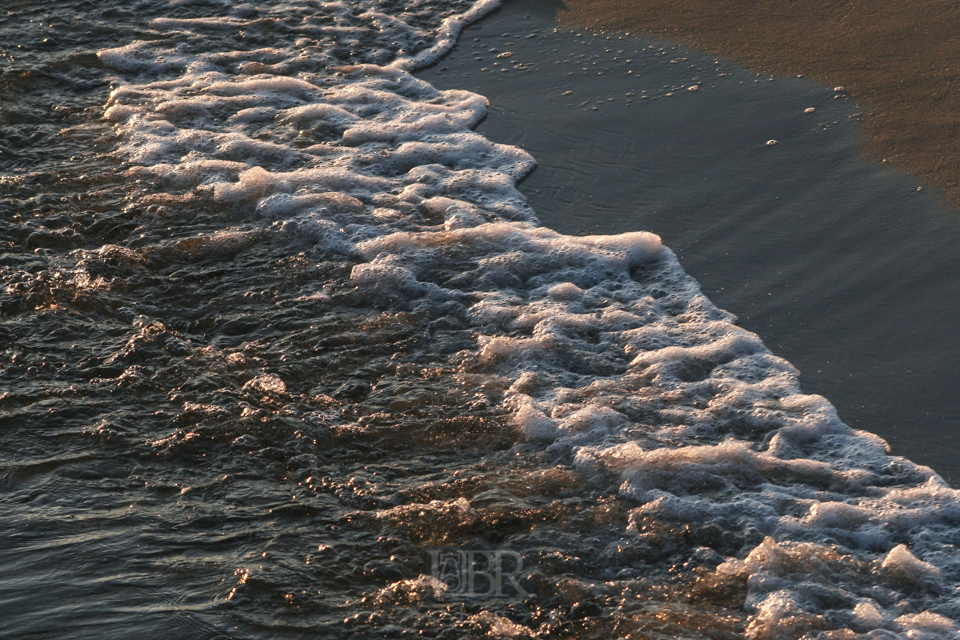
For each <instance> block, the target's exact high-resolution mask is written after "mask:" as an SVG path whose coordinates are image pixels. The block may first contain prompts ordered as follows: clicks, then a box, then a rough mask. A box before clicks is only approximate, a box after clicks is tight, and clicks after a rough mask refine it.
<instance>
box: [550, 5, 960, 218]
mask: <svg viewBox="0 0 960 640" xmlns="http://www.w3.org/2000/svg"><path fill="white" fill-rule="evenodd" d="M558 13H559V17H560V19H561V20H562V21H564V22H566V23H568V24H573V25H579V26H584V27H591V28H603V29H615V30H625V31H644V32H648V33H651V34H657V35H662V36H664V37H667V38H669V39H671V40H675V41H679V42H683V43H685V44H689V45H693V46H695V47H698V48H700V49H703V50H708V51H711V52H714V53H716V54H719V55H722V56H725V57H730V58H733V59H735V60H737V61H739V62H741V63H743V64H746V65H747V66H750V67H753V68H756V69H759V70H762V71H765V72H769V73H776V74H789V75H801V74H802V75H805V76H807V77H809V78H811V79H814V80H818V81H822V82H826V83H828V84H830V85H831V86H834V85H843V86H844V87H845V88H846V90H847V91H848V92H849V93H850V94H851V95H852V96H853V97H854V98H856V99H857V100H858V102H860V103H861V104H862V105H863V107H864V109H863V125H864V146H865V150H866V151H867V153H869V154H870V155H871V156H873V157H875V158H877V159H879V160H885V161H887V162H892V163H895V164H896V165H897V166H900V167H902V168H904V169H906V170H907V171H910V172H911V173H913V174H914V175H916V176H917V177H919V178H920V179H921V180H923V181H925V182H927V183H930V184H932V185H935V186H937V187H939V188H940V189H941V190H942V191H943V193H944V195H945V196H946V198H947V200H949V201H950V202H951V203H953V204H960V182H958V175H960V174H958V172H960V135H958V134H960V93H958V91H957V87H956V82H955V80H956V76H957V73H958V71H960V64H958V62H957V60H960V39H958V38H957V37H956V34H957V33H958V32H960V5H957V4H956V3H954V2H944V1H942V0H920V1H918V2H903V1H902V0H872V1H871V2H865V1H863V0H857V1H852V2H851V1H845V2H833V1H830V0H810V1H807V2H786V3H784V2H775V1H773V0H760V1H758V2H749V3H745V2H740V1H738V0H644V1H643V2H630V1H625V0H568V2H567V3H566V6H565V7H564V8H562V9H560V10H559V11H558Z"/></svg>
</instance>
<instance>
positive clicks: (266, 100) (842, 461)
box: [99, 0, 960, 638]
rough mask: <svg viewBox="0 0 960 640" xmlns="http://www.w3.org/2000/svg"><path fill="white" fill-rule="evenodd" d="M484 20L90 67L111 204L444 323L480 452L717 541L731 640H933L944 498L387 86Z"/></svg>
mask: <svg viewBox="0 0 960 640" xmlns="http://www.w3.org/2000/svg"><path fill="white" fill-rule="evenodd" d="M460 6H463V3H460ZM495 6H496V1H495V0H482V1H480V2H476V3H474V4H472V5H469V6H467V7H466V10H465V11H462V12H460V13H456V12H452V11H451V10H449V9H448V8H447V7H446V6H445V5H444V3H443V2H434V3H431V4H429V6H428V7H427V9H425V14H423V15H420V16H419V18H418V19H417V20H412V19H411V20H410V21H409V22H407V21H406V19H409V17H408V16H407V15H406V14H405V12H404V11H402V10H398V11H394V12H393V13H391V12H389V11H388V10H386V9H383V8H382V7H381V3H377V2H368V1H366V0H361V1H358V2H351V3H344V2H330V3H320V4H317V3H297V2H286V3H280V4H278V5H277V6H275V7H273V8H272V9H270V10H269V11H267V12H265V13H264V14H263V15H260V16H259V17H256V18H239V17H225V18H223V19H203V20H179V19H178V20H174V19H163V20H158V21H156V22H155V23H154V24H153V28H154V29H156V30H157V31H158V32H160V33H163V34H167V36H168V37H166V38H165V39H160V40H157V41H150V42H146V41H143V42H139V41H138V42H134V43H131V44H129V45H127V46H124V47H120V48H116V49H110V50H105V51H101V52H100V54H99V55H100V59H101V61H102V62H103V63H104V64H105V65H107V66H108V67H110V68H112V69H114V70H115V71H116V73H117V74H119V75H118V80H117V88H116V89H115V91H114V92H113V93H112V95H111V96H110V99H109V102H108V104H107V105H106V111H105V117H106V118H107V119H108V120H109V121H111V122H113V123H115V126H116V128H117V131H118V133H119V134H120V138H121V143H120V146H119V149H118V150H117V156H118V157H119V158H121V159H122V160H123V162H124V163H125V164H126V167H127V171H128V173H129V175H130V176H131V177H135V178H138V179H141V180H144V181H145V182H144V184H147V185H149V186H148V187H145V188H143V189H141V190H139V191H136V192H134V193H132V194H131V198H132V199H133V200H134V201H137V200H138V199H139V200H140V201H142V202H148V201H153V200H156V198H157V194H158V193H162V194H164V195H165V199H164V200H163V201H164V202H166V203H168V204H167V205H165V206H167V207H175V203H176V202H177V201H178V200H179V201H182V200H183V199H190V200H191V201H205V202H209V203H210V204H211V206H226V207H231V208H232V211H233V215H244V216H247V217H248V219H249V220H252V221H253V222H251V223H250V226H252V227H254V228H256V229H259V230H260V231H262V232H264V233H271V234H276V235H278V236H281V237H282V236H283V234H291V235H293V236H296V237H298V238H303V237H306V238H311V239H312V240H313V241H314V242H315V244H316V246H317V249H318V250H320V251H330V252H336V253H339V254H342V255H346V256H349V257H350V258H352V259H353V260H354V261H355V264H354V265H353V267H352V269H351V271H350V273H349V276H348V277H349V281H350V283H351V284H352V285H353V286H355V287H358V288H360V289H363V290H369V291H370V292H371V295H372V296H374V297H375V298H377V299H378V300H379V301H380V303H382V304H386V305H392V307H394V308H397V309H406V310H413V311H416V310H417V309H425V308H436V307H437V306H438V305H443V304H457V305H461V306H462V307H463V308H466V309H467V310H468V315H469V318H470V320H471V323H472V330H473V333H474V336H475V339H476V347H475V349H472V350H469V349H468V350H465V351H461V352H458V353H456V354H454V355H452V356H451V357H452V358H455V359H456V360H457V362H459V363H460V365H459V366H460V367H461V369H462V370H463V371H470V372H472V373H478V374H481V375H483V376H486V377H487V378H489V379H490V380H492V381H495V382H496V384H493V385H491V387H490V390H489V391H487V392H486V393H487V394H488V395H489V400H490V401H491V402H493V403H499V404H500V405H501V406H502V407H503V408H504V409H505V410H506V411H507V412H508V413H509V414H510V416H511V418H510V420H509V425H508V426H505V427H504V428H515V429H519V430H520V431H521V432H522V433H523V434H524V435H525V437H526V438H528V439H529V440H530V441H532V442H535V443H538V445H539V446H540V447H541V448H544V449H546V450H547V451H549V452H552V453H554V454H555V455H557V456H560V458H561V459H567V460H569V463H570V464H571V465H572V466H573V467H575V468H576V469H578V470H579V471H580V472H581V473H584V474H587V475H588V476H592V477H596V478H615V479H616V482H617V484H618V486H619V493H620V495H621V496H622V497H624V498H625V499H629V500H632V501H634V502H635V503H636V505H637V506H635V507H634V508H633V509H632V511H631V512H630V523H631V524H630V528H631V531H632V533H633V535H635V536H637V537H638V538H639V539H641V540H642V539H645V538H646V537H648V536H649V535H651V534H649V533H648V532H647V528H646V527H645V523H648V522H650V521H659V522H668V523H692V522H699V523H714V524H716V525H717V526H719V527H720V528H721V529H722V531H724V535H725V537H726V540H727V542H728V543H729V544H727V545H726V546H725V547H723V549H724V554H725V557H724V558H723V559H722V562H720V563H719V565H718V566H717V568H716V571H717V572H718V574H723V575H732V576H741V577H743V578H744V579H745V580H746V581H747V584H748V596H747V600H746V602H745V606H746V607H747V608H748V610H749V611H751V612H752V615H753V618H752V623H751V626H750V628H749V633H750V635H751V636H752V637H755V638H779V637H795V636H797V635H802V633H806V631H805V630H811V629H820V630H825V629H849V630H850V632H853V633H875V632H876V630H885V632H886V633H887V636H886V637H891V636H890V634H895V635H898V636H900V637H905V638H925V637H955V636H956V633H957V630H956V625H955V623H954V622H953V620H957V619H960V600H958V599H957V597H956V592H955V589H956V587H955V585H956V584H957V583H958V580H960V553H958V552H957V550H956V546H955V545H956V544H957V543H958V542H960V537H958V534H957V531H958V528H957V527H958V525H960V499H958V494H957V492H956V491H954V490H953V489H950V488H949V487H948V486H947V485H946V484H945V483H944V482H943V481H942V480H941V479H940V478H939V477H938V476H937V475H936V474H935V473H933V472H932V471H931V470H929V469H927V468H924V467H920V466H917V465H914V464H912V463H910V462H909V461H906V460H903V459H901V458H896V457H891V456H889V455H888V454H887V448H886V445H885V443H884V442H883V441H882V440H880V439H879V438H877V437H876V436H873V435H871V434H868V433H864V432H858V431H854V430H852V429H850V428H849V427H847V426H846V425H845V424H843V423H842V422H841V421H840V419H839V418H838V417H837V414H836V412H835V410H834V408H833V407H832V406H831V405H830V404H829V403H828V402H827V401H826V400H825V399H823V398H821V397H818V396H811V395H806V394H803V393H802V391H801V390H800V387H799V384H798V374H797V371H796V370H795V369H794V368H793V367H792V366H791V365H790V364H789V363H787V362H785V361H784V360H782V359H780V358H778V357H776V356H774V355H773V354H771V353H770V351H769V350H768V349H767V348H766V347H765V346H764V345H763V343H762V342H761V340H760V339H759V338H758V337H757V336H756V335H754V334H752V333H750V332H748V331H746V330H744V329H742V328H740V327H738V326H737V325H736V322H735V318H734V317H733V316H732V315H731V314H729V313H727V312H724V311H722V310H720V309H717V308H716V307H715V306H714V305H713V304H712V303H711V302H710V301H709V300H707V299H706V298H705V297H704V296H703V294H702V293H701V291H700V289H699V286H698V285H697V283H696V282H695V281H694V280H693V279H691V278H690V277H689V276H687V275H686V274H685V273H684V272H683V270H682V268H681V267H680V265H679V263H678V261H677V258H676V256H675V255H674V254H673V253H672V252H671V251H670V250H669V249H667V248H665V247H663V246H662V245H661V243H660V239H659V238H658V237H657V236H656V235H654V234H652V233H648V232H643V231H637V232H633V233H626V234H622V235H617V236H582V237H574V236H565V235H561V234H559V233H556V232H554V231H551V230H549V229H545V228H542V227H538V226H537V220H536V218H535V216H534V214H533V212H532V211H531V210H530V208H529V207H528V205H527V204H526V201H525V200H524V198H523V196H522V195H521V194H520V193H519V192H518V191H517V189H516V185H517V183H518V181H520V180H521V179H522V178H524V177H525V176H526V175H527V174H528V173H529V172H530V171H531V170H532V169H533V167H534V161H533V159H532V158H531V157H530V156H529V155H528V154H527V153H525V152H524V151H522V150H520V149H517V148H515V147H509V146H504V145H498V144H494V143H493V142H491V141H489V140H487V139H486V138H484V137H483V136H481V135H479V134H477V133H476V132H474V131H473V130H472V128H473V127H474V126H476V124H477V123H478V122H479V121H480V120H482V118H483V117H484V116H485V114H486V101H485V100H484V98H482V97H481V96H477V95H475V94H472V93H469V92H465V91H439V90H437V89H435V88H434V87H432V86H430V85H429V84H427V83H426V82H423V81H421V80H419V79H417V78H416V77H414V76H413V75H411V73H410V72H411V71H413V70H415V69H417V68H419V67H422V66H424V65H428V64H431V63H434V62H436V61H437V59H438V58H439V57H440V56H441V55H443V54H444V53H445V52H447V51H449V49H450V48H451V47H452V46H453V44H454V43H455V42H456V38H457V37H458V35H459V33H460V32H461V30H462V29H463V28H464V26H465V25H466V24H469V23H470V22H472V21H475V20H477V19H479V18H480V17H482V15H484V14H485V13H486V12H488V11H490V10H492V9H493V8H495ZM422 13H423V12H422ZM424 15H426V16H427V17H429V18H430V19H431V20H429V21H427V22H429V23H430V24H431V25H432V26H430V27H423V26H422V25H423V24H424V22H425V18H424ZM280 19H283V20H284V24H286V31H285V34H286V35H285V36H284V37H285V38H286V40H285V41H282V42H273V43H271V44H270V46H261V47H254V48H250V49H248V50H230V49H227V48H224V47H223V46H221V45H218V44H217V43H218V42H219V41H218V40H215V38H216V37H219V36H217V35H216V34H223V33H233V32H237V31H241V30H244V29H250V30H255V28H256V24H255V23H256V21H258V20H259V21H262V20H280ZM414 25H420V26H414ZM178 34H180V35H179V36H178ZM211 34H213V35H211ZM180 36H182V38H181V39H183V38H186V39H187V40H189V41H191V42H194V43H196V42H205V41H208V40H209V45H208V46H194V47H192V48H191V47H186V46H179V45H177V44H176V43H177V42H179V41H180V40H178V39H177V38H178V37H180ZM278 38H279V39H280V40H283V38H280V36H278ZM171 42H173V43H174V44H170V43H171ZM191 50H192V51H194V52H193V53H190V52H189V51H191ZM151 199H152V200H151ZM171 203H172V204H171ZM171 215H174V214H173V213H171ZM245 237H246V236H245ZM202 244H203V243H199V244H198V245H197V246H198V247H199V246H201V245H202ZM204 246H205V245H204ZM249 384H250V385H251V388H254V389H256V390H259V391H261V392H263V393H270V392H273V391H275V390H276V389H278V388H280V385H282V382H280V383H279V384H278V381H275V380H273V379H268V378H257V379H255V380H254V381H251V383H249ZM454 506H455V507H456V509H454V510H453V511H452V512H451V513H460V512H467V511H469V504H461V503H457V504H455V505H454ZM404 508H407V507H402V508H401V507H398V508H397V509H393V510H389V511H384V512H383V513H382V514H380V516H379V517H381V518H385V519H390V518H395V517H399V515H398V514H400V515H402V511H403V509H404ZM410 508H416V509H420V510H430V511H431V512H432V511H436V512H437V513H441V512H442V513H446V511H443V510H444V509H446V508H447V506H446V505H443V504H440V503H436V504H434V503H431V504H430V505H426V506H424V505H410ZM438 517H439V516H438ZM825 590H827V591H829V593H830V594H832V595H831V597H829V598H828V597H826V596H824V593H825ZM876 637H880V636H876Z"/></svg>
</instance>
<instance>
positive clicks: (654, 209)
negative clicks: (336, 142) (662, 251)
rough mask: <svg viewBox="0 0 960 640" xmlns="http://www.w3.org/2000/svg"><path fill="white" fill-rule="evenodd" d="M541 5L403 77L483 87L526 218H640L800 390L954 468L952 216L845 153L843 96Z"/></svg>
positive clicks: (510, 9) (613, 224) (852, 126)
mask: <svg viewBox="0 0 960 640" xmlns="http://www.w3.org/2000/svg"><path fill="white" fill-rule="evenodd" d="M555 10H556V7H554V6H552V5H550V4H549V3H547V4H544V3H532V2H512V3H509V4H508V5H506V6H505V7H504V8H503V9H501V10H499V11H498V12H497V13H495V14H494V15H492V16H491V17H490V18H489V19H488V20H487V21H485V23H484V24H483V25H482V26H481V28H479V29H476V30H474V31H471V32H469V35H468V37H466V38H465V39H464V40H463V41H462V43H461V45H460V47H459V48H458V49H457V50H456V51H454V52H453V54H452V55H451V56H450V57H449V58H447V59H446V60H444V61H443V63H441V64H440V65H437V66H435V67H432V68H430V69H428V70H425V71H423V72H421V73H420V74H419V75H420V76H421V77H423V78H425V79H428V80H429V81H430V82H432V83H434V84H436V85H437V86H440V87H451V88H452V87H469V88H471V89H472V90H475V91H478V92H479V93H482V94H483V95H485V96H487V97H488V98H489V99H490V100H491V109H490V116H489V117H488V118H487V120H486V121H485V122H484V123H483V124H482V125H481V126H480V131H482V132H483V133H485V134H486V135H488V136H490V137H491V138H492V139H494V140H496V141H499V142H505V143H509V144H517V145H520V146H522V147H523V148H524V149H526V150H527V151H529V152H530V153H531V154H533V156H534V157H535V158H537V160H538V163H539V164H538V168H537V170H536V172H535V173H534V174H533V175H532V176H531V177H530V178H528V179H527V180H526V181H525V182H524V183H522V184H521V186H520V189H521V191H522V192H523V193H524V195H525V196H527V198H528V199H529V201H530V203H531V206H532V207H533V209H534V210H535V211H536V212H537V215H538V217H539V218H540V220H541V221H542V222H543V224H545V225H546V226H548V227H550V228H552V229H556V230H558V231H561V232H563V233H574V234H575V233H621V232H623V231H630V230H635V229H649V230H653V231H655V232H656V233H658V234H659V235H660V236H662V237H663V238H664V242H665V243H666V244H667V245H668V246H670V247H671V248H672V249H673V250H674V251H676V252H677V254H678V255H679V257H680V260H681V263H682V264H683V266H684V269H685V270H686V271H687V273H689V274H691V275H693V276H694V277H695V278H696V279H697V281H698V282H700V284H701V285H702V286H703V288H704V291H705V293H707V295H708V297H709V298H710V299H711V300H713V301H714V302H715V303H716V304H717V305H718V306H720V307H722V308H724V309H726V310H728V311H732V312H734V313H736V314H737V316H738V317H739V319H740V323H741V325H742V326H744V327H746V328H748V329H750V330H751V331H755V332H757V333H758V334H759V335H760V336H761V337H762V338H763V339H764V342H765V343H766V344H767V345H768V346H769V347H770V348H771V349H772V350H773V351H774V352H775V353H776V354H778V355H780V356H783V357H784V358H786V359H787V360H789V361H790V362H791V364H793V365H794V366H796V367H797V368H798V369H799V370H800V374H801V381H802V384H803V388H804V389H805V390H806V391H808V392H811V393H819V394H822V395H824V396H826V397H827V398H829V399H830V401H831V402H832V403H833V404H834V405H835V406H836V407H837V410H838V412H839V414H840V417H841V418H843V419H844V421H846V422H847V423H848V424H850V425H852V426H854V427H856V428H859V429H866V430H868V431H871V432H873V433H877V434H879V435H881V436H882V437H883V438H884V439H886V440H887V441H888V442H890V443H891V445H892V446H893V450H894V452H895V453H897V454H899V455H904V456H906V457H908V458H910V459H911V460H914V461H916V462H920V463H922V464H927V465H930V466H932V467H933V468H934V469H936V470H937V471H938V472H939V473H940V474H942V475H943V476H944V477H945V478H947V479H948V480H950V481H951V482H954V481H955V480H956V479H957V478H960V464H958V461H957V456H956V455H955V452H956V451H957V450H958V449H960V431H958V429H957V425H958V424H960V413H958V411H960V405H958V404H957V402H956V397H957V391H958V384H960V364H958V359H957V358H956V357H954V353H955V350H956V349H955V345H956V344H958V343H960V335H958V334H957V327H956V323H955V322H953V318H954V317H955V316H956V314H957V313H958V311H960V284H958V280H957V279H956V278H954V277H953V275H952V274H954V273H956V272H957V271H958V270H960V250H958V249H957V247H958V246H960V243H958V240H960V216H958V215H957V212H956V211H955V210H954V209H952V208H950V207H948V206H946V205H945V204H943V203H942V201H941V200H940V199H939V197H938V195H937V193H936V192H935V190H933V189H930V188H926V189H923V190H918V188H922V186H921V185H920V184H919V183H917V182H916V181H915V180H914V179H912V178H911V177H909V176H905V175H903V174H901V173H898V172H896V171H894V170H892V169H889V168H888V167H886V166H885V165H882V164H876V163H873V162H870V161H866V160H864V159H863V158H862V157H861V155H860V152H859V151H860V150H859V145H858V143H859V135H860V132H859V130H858V128H857V127H858V125H857V123H858V122H859V115H860V108H859V106H858V105H857V104H855V103H853V102H852V101H851V100H850V99H848V98H847V96H846V94H845V93H844V92H842V91H841V92H839V93H838V92H835V91H833V88H832V87H822V86H818V85H815V84H813V83H809V82H807V81H805V80H803V79H791V78H776V79H773V78H771V77H769V76H757V75H756V74H754V73H751V72H750V71H748V70H744V69H741V68H738V67H736V66H734V65H730V64H728V63H727V62H725V61H723V60H719V59H717V58H714V57H710V56H707V55H704V54H701V53H698V52H695V51H690V50H689V49H686V48H684V47H678V46H675V45H673V44H670V43H665V42H663V41H659V40H656V39H651V38H641V37H627V38H625V39H624V38H623V36H622V34H597V33H594V32H590V31H571V30H569V29H566V28H561V29H560V30H559V32H556V33H554V30H555V29H557V28H558V25H557V23H556V21H555ZM534 30H537V32H538V34H539V36H538V37H536V38H529V37H527V36H528V35H529V33H531V32H532V31H534ZM508 43H509V44H508ZM491 48H495V49H497V50H498V51H507V50H509V51H510V52H511V53H513V54H514V55H513V57H511V58H509V59H505V60H497V59H496V58H494V56H495V55H497V54H495V53H493V52H491V51H489V50H490V49H491ZM628 60H629V62H628ZM493 63H498V64H500V66H499V67H494V66H493ZM517 63H522V64H523V65H524V66H527V67H528V68H527V69H525V70H522V71H519V72H518V71H516V70H515V69H514V68H515V67H516V64H517ZM483 68H489V69H490V71H487V72H482V71H481V69H483ZM501 69H511V71H508V72H503V71H502V70H501ZM630 71H633V72H634V73H633V74H630V73H629V72H630ZM531 86H533V87H536V90H532V91H531V90H530V89H529V88H530V87H531ZM691 86H696V87H697V88H698V90H697V91H696V92H690V91H689V90H688V89H689V88H690V87H691ZM567 92H570V95H566V93H567ZM668 93H671V94H673V95H672V96H670V97H667V95H666V94H668ZM628 94H633V95H628ZM809 108H813V109H815V111H814V112H813V113H806V110H807V109H809ZM769 139H776V140H777V141H778V142H779V144H778V145H776V146H775V147H767V146H765V143H766V141H767V140H769Z"/></svg>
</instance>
